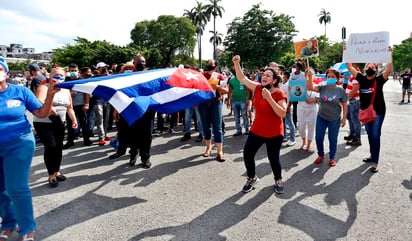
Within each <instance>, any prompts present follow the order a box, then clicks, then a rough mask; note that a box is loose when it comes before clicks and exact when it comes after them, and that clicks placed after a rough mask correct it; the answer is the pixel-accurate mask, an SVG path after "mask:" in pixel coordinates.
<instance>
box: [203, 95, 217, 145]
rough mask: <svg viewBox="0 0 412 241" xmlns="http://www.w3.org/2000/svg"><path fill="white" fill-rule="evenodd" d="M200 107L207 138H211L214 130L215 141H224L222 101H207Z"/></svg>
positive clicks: (204, 132) (204, 134)
mask: <svg viewBox="0 0 412 241" xmlns="http://www.w3.org/2000/svg"><path fill="white" fill-rule="evenodd" d="M198 109H199V113H200V117H201V119H202V120H201V122H202V128H203V136H204V138H205V140H211V139H212V132H213V140H214V142H215V143H223V130H222V101H221V100H219V101H213V100H212V101H205V102H202V103H200V104H199V105H198ZM212 130H213V131H212Z"/></svg>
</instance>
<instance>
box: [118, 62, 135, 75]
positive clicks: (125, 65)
mask: <svg viewBox="0 0 412 241" xmlns="http://www.w3.org/2000/svg"><path fill="white" fill-rule="evenodd" d="M126 69H133V70H134V69H135V67H134V64H133V62H126V63H125V64H124V65H122V68H121V69H120V72H122V73H123V72H124V71H125V70H126Z"/></svg>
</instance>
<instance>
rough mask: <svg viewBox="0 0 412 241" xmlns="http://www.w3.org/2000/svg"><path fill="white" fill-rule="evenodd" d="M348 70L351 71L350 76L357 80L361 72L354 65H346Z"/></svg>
mask: <svg viewBox="0 0 412 241" xmlns="http://www.w3.org/2000/svg"><path fill="white" fill-rule="evenodd" d="M346 68H347V69H348V70H349V72H350V74H351V75H352V76H353V77H355V78H356V75H357V74H358V73H359V71H358V70H357V69H356V68H355V67H353V65H352V63H346Z"/></svg>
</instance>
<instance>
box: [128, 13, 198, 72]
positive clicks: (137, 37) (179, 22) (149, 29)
mask: <svg viewBox="0 0 412 241" xmlns="http://www.w3.org/2000/svg"><path fill="white" fill-rule="evenodd" d="M130 34H131V39H132V41H133V42H132V44H131V45H132V46H136V47H144V48H146V49H152V50H156V52H157V53H158V56H159V57H160V59H159V61H160V60H161V61H162V63H159V64H161V66H166V65H168V64H170V63H171V60H172V57H173V56H175V55H177V54H187V55H190V54H191V53H193V50H194V46H195V44H196V27H195V26H194V25H193V24H192V23H191V22H190V20H189V19H188V18H186V17H179V18H178V17H175V16H172V15H161V16H159V17H158V18H157V20H150V21H148V20H146V21H143V22H138V23H136V25H135V27H134V28H133V29H132V31H131V32H130Z"/></svg>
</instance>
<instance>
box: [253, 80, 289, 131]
mask: <svg viewBox="0 0 412 241" xmlns="http://www.w3.org/2000/svg"><path fill="white" fill-rule="evenodd" d="M272 98H273V99H274V100H275V101H276V102H278V101H280V100H285V101H286V100H287V97H286V94H285V93H284V92H283V91H282V90H281V89H278V90H277V91H275V92H273V93H272ZM253 106H254V107H255V110H256V115H255V118H254V120H253V123H252V127H251V128H250V131H251V132H253V133H254V134H256V135H258V136H261V137H265V138H270V137H275V136H280V135H282V136H283V119H282V118H281V117H280V116H278V115H277V114H276V113H275V111H273V109H272V107H271V106H270V104H269V102H267V100H265V99H263V96H262V85H258V86H256V89H255V95H254V97H253Z"/></svg>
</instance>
